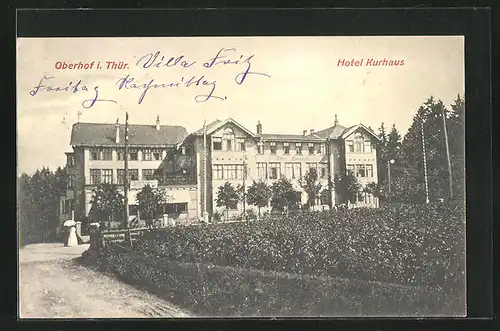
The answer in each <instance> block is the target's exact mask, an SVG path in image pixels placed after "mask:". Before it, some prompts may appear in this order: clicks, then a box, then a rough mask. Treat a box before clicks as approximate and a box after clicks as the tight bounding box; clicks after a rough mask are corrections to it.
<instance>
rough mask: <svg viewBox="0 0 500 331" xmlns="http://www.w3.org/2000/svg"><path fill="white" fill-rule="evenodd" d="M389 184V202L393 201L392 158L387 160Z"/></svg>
mask: <svg viewBox="0 0 500 331" xmlns="http://www.w3.org/2000/svg"><path fill="white" fill-rule="evenodd" d="M387 184H388V188H389V202H391V160H388V161H387Z"/></svg>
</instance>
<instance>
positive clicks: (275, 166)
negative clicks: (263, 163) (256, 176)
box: [269, 162, 280, 179]
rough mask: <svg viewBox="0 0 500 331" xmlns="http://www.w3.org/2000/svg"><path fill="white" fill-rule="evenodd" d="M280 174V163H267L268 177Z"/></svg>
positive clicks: (274, 177) (275, 177) (276, 177)
mask: <svg viewBox="0 0 500 331" xmlns="http://www.w3.org/2000/svg"><path fill="white" fill-rule="evenodd" d="M279 176H280V164H279V163H278V162H271V163H269V179H278V178H279Z"/></svg>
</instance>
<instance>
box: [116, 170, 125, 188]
mask: <svg viewBox="0 0 500 331" xmlns="http://www.w3.org/2000/svg"><path fill="white" fill-rule="evenodd" d="M116 181H117V183H118V185H123V184H125V169H117V170H116Z"/></svg>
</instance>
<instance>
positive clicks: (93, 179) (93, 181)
mask: <svg viewBox="0 0 500 331" xmlns="http://www.w3.org/2000/svg"><path fill="white" fill-rule="evenodd" d="M99 184H101V169H90V185H99Z"/></svg>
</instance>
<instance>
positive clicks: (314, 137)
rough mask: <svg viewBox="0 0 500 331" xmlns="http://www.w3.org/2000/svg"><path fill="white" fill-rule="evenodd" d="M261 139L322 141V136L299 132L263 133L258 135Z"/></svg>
mask: <svg viewBox="0 0 500 331" xmlns="http://www.w3.org/2000/svg"><path fill="white" fill-rule="evenodd" d="M260 136H261V138H262V139H263V140H285V141H324V140H325V139H324V138H322V137H318V136H317V135H316V134H313V135H311V134H308V135H305V136H304V135H300V134H277V133H263V134H261V135H260Z"/></svg>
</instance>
